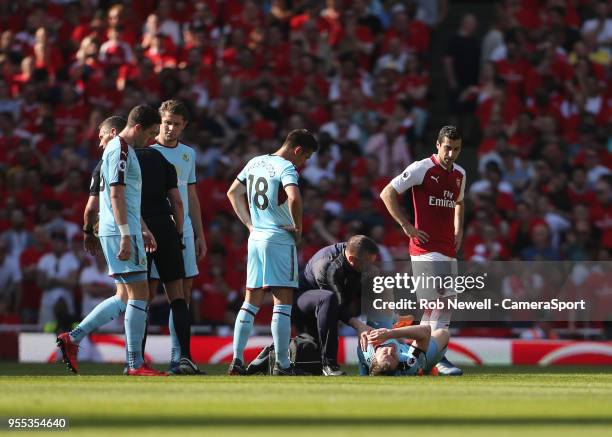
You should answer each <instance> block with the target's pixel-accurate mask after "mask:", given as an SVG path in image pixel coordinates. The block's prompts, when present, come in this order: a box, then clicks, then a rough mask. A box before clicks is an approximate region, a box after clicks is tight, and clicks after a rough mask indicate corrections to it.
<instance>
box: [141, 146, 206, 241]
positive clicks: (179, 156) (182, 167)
mask: <svg viewBox="0 0 612 437" xmlns="http://www.w3.org/2000/svg"><path fill="white" fill-rule="evenodd" d="M150 147H153V148H154V149H156V150H159V151H160V152H161V154H162V155H164V158H166V159H167V160H168V162H170V164H172V165H174V168H175V169H176V177H177V182H178V190H179V193H180V195H181V200H182V201H183V209H184V210H185V222H184V224H183V235H184V236H186V237H191V236H193V226H192V225H191V219H190V218H189V194H188V193H189V191H188V188H187V186H188V185H191V184H195V183H196V168H195V164H196V163H195V150H193V149H192V148H191V147H189V146H186V145H185V144H183V143H181V142H179V143H177V145H176V147H166V146H162V145H161V144H159V143H155V144H153V145H152V146H150Z"/></svg>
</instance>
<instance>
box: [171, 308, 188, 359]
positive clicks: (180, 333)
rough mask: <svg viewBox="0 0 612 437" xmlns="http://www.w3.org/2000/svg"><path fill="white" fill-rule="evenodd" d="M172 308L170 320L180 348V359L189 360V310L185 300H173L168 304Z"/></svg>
mask: <svg viewBox="0 0 612 437" xmlns="http://www.w3.org/2000/svg"><path fill="white" fill-rule="evenodd" d="M170 307H171V308H172V319H173V322H174V330H175V331H176V336H177V337H178V341H179V344H180V346H181V357H185V358H189V359H191V349H190V345H189V339H190V337H191V320H190V317H191V316H190V314H189V308H188V307H187V302H186V301H185V299H174V300H173V301H172V302H171V303H170Z"/></svg>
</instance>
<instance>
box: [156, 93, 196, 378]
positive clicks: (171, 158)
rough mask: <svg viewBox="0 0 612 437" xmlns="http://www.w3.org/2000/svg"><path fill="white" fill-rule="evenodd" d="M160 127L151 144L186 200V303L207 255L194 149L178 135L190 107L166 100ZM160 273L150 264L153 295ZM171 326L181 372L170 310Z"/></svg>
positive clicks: (174, 361) (175, 368)
mask: <svg viewBox="0 0 612 437" xmlns="http://www.w3.org/2000/svg"><path fill="white" fill-rule="evenodd" d="M159 115H160V117H161V128H160V132H159V135H158V136H157V137H156V141H157V143H156V144H153V145H152V146H151V147H153V148H154V149H157V150H159V151H160V152H161V154H162V155H164V157H165V158H166V159H167V160H168V162H170V163H171V164H172V165H174V168H175V169H176V175H177V179H178V190H179V193H180V195H181V200H182V201H183V205H184V210H185V216H184V222H183V223H184V224H183V236H182V238H183V245H184V246H185V248H184V249H183V260H184V261H183V262H184V264H185V279H183V287H182V292H183V297H184V299H185V302H186V303H187V305H189V303H190V300H191V287H192V285H193V278H194V277H196V276H197V275H198V273H199V272H198V262H200V261H201V260H202V258H204V256H205V255H206V239H205V238H204V228H203V225H202V214H201V212H200V200H199V198H198V193H197V190H196V171H195V151H194V150H193V149H192V148H191V147H189V146H187V145H185V144H183V143H181V142H180V141H179V138H180V136H181V133H182V132H183V129H185V127H186V126H187V122H188V120H189V112H188V110H187V106H186V105H185V104H184V103H183V102H181V101H180V100H167V101H165V102H163V103H162V104H161V106H160V107H159ZM158 284H159V274H158V272H157V267H156V266H155V263H153V264H152V266H151V275H150V278H149V285H150V288H151V290H152V292H151V295H152V296H153V295H154V291H155V290H157V286H158ZM168 328H169V331H170V339H171V342H172V343H171V344H172V346H171V352H170V372H171V373H173V374H176V375H178V374H181V370H180V366H179V360H180V358H181V349H180V343H179V340H178V336H177V335H176V330H175V329H174V314H173V311H172V310H170V316H169V320H168Z"/></svg>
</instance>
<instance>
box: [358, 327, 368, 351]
mask: <svg viewBox="0 0 612 437" xmlns="http://www.w3.org/2000/svg"><path fill="white" fill-rule="evenodd" d="M359 347H360V348H361V350H362V351H364V352H365V351H367V350H368V332H367V331H363V332H362V333H361V334H359Z"/></svg>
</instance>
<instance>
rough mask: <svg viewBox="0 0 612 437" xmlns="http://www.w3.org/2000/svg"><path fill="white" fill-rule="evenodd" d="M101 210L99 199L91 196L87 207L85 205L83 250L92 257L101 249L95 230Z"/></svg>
mask: <svg viewBox="0 0 612 437" xmlns="http://www.w3.org/2000/svg"><path fill="white" fill-rule="evenodd" d="M99 208H100V199H99V197H98V196H92V195H90V196H89V198H88V199H87V205H85V211H84V212H83V248H84V249H85V250H86V251H87V252H89V253H91V254H92V255H95V254H96V252H97V251H98V248H99V244H98V239H97V238H96V236H95V229H94V228H95V225H96V222H97V221H98V220H97V219H98V210H99Z"/></svg>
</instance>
